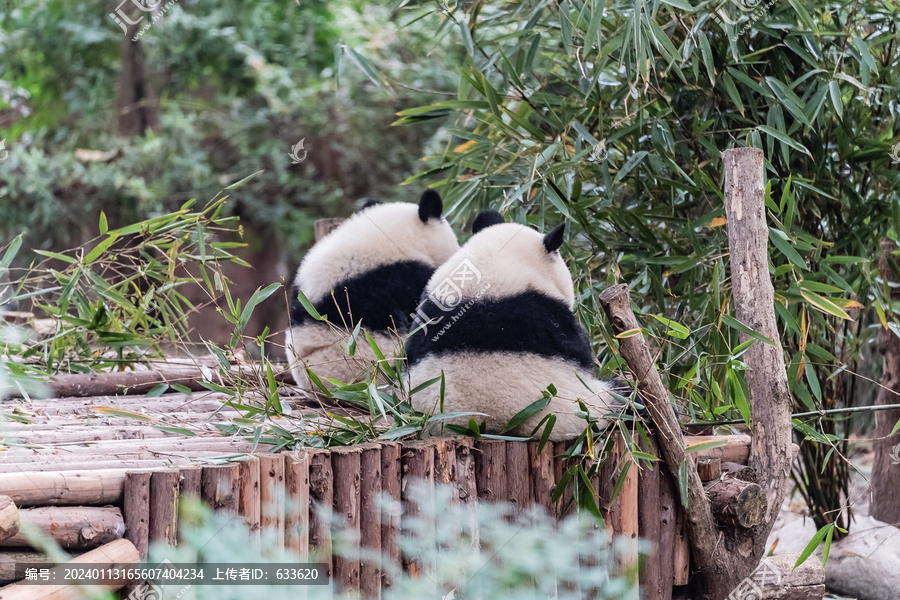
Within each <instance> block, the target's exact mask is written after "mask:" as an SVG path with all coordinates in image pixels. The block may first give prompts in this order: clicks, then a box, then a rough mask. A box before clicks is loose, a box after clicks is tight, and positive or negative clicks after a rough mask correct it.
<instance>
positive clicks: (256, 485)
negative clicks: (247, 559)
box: [238, 456, 262, 542]
mask: <svg viewBox="0 0 900 600" xmlns="http://www.w3.org/2000/svg"><path fill="white" fill-rule="evenodd" d="M261 472H262V471H261V467H260V459H259V457H257V456H248V457H247V460H242V461H241V462H240V463H239V465H238V487H239V488H240V493H239V494H238V514H239V515H241V516H242V517H244V523H246V524H247V527H248V529H249V530H250V533H251V535H252V536H253V538H254V539H255V540H256V541H257V542H259V538H260V528H261V527H262V516H261V513H260V506H261V503H260V494H261V490H260V486H261V483H260V477H261V475H260V473H261Z"/></svg>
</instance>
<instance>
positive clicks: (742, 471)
mask: <svg viewBox="0 0 900 600" xmlns="http://www.w3.org/2000/svg"><path fill="white" fill-rule="evenodd" d="M722 473H725V474H726V475H727V476H728V477H732V478H734V479H740V480H741V481H749V482H751V483H758V482H757V480H756V472H755V471H754V470H753V469H751V468H750V467H748V466H747V465H739V464H737V463H733V462H723V463H722ZM719 477H721V473H720V474H719Z"/></svg>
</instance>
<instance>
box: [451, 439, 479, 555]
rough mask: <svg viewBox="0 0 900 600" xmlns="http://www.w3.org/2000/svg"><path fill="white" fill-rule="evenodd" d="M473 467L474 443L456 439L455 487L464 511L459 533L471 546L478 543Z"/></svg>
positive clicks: (476, 501) (476, 546)
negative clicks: (464, 515) (463, 519)
mask: <svg viewBox="0 0 900 600" xmlns="http://www.w3.org/2000/svg"><path fill="white" fill-rule="evenodd" d="M476 479H477V477H476V468H475V443H474V441H473V440H472V439H471V438H464V439H461V440H457V441H456V489H457V496H459V503H460V505H462V506H463V507H464V508H465V509H466V511H465V514H466V515H467V516H466V518H465V521H464V522H463V523H460V529H461V533H462V535H463V536H464V538H465V539H467V540H468V541H469V544H470V545H471V546H472V547H473V548H478V547H479V545H480V543H481V542H480V539H479V529H478V484H477V481H476Z"/></svg>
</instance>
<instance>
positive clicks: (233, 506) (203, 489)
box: [200, 464, 240, 514]
mask: <svg viewBox="0 0 900 600" xmlns="http://www.w3.org/2000/svg"><path fill="white" fill-rule="evenodd" d="M239 477H240V466H239V465H237V464H228V465H210V466H208V467H203V473H202V474H201V476H200V499H201V500H203V501H204V502H205V503H206V504H208V505H209V507H210V508H212V509H213V510H218V511H227V512H233V513H235V514H236V513H237V511H238V498H239V496H240V492H239V489H238V478H239Z"/></svg>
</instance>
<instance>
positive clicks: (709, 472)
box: [697, 458, 722, 481]
mask: <svg viewBox="0 0 900 600" xmlns="http://www.w3.org/2000/svg"><path fill="white" fill-rule="evenodd" d="M697 472H698V473H700V479H701V480H702V481H713V480H715V479H718V478H719V475H721V474H722V460H721V459H718V458H701V459H700V460H698V461H697Z"/></svg>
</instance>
